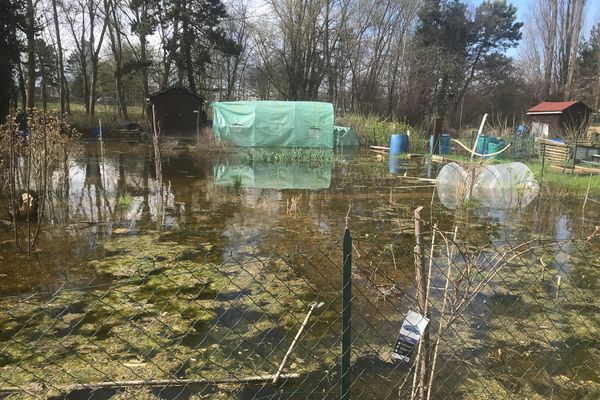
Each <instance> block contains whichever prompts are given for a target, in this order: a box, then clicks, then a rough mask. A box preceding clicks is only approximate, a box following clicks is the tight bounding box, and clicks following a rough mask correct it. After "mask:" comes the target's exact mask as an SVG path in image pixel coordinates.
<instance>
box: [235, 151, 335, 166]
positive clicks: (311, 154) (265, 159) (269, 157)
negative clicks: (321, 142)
mask: <svg viewBox="0 0 600 400" xmlns="http://www.w3.org/2000/svg"><path fill="white" fill-rule="evenodd" d="M244 154H245V163H246V164H249V165H252V164H253V163H255V162H257V163H263V164H283V165H286V164H304V163H320V162H323V161H331V160H332V159H333V151H331V150H326V149H304V148H292V149H281V150H277V151H268V150H264V149H253V150H248V151H245V152H244Z"/></svg>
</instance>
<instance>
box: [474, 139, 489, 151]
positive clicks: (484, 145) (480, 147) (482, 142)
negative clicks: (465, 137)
mask: <svg viewBox="0 0 600 400" xmlns="http://www.w3.org/2000/svg"><path fill="white" fill-rule="evenodd" d="M489 142H490V138H489V137H488V136H485V135H481V136H479V138H478V139H477V145H476V146H475V152H476V153H478V154H487V152H488V145H489Z"/></svg>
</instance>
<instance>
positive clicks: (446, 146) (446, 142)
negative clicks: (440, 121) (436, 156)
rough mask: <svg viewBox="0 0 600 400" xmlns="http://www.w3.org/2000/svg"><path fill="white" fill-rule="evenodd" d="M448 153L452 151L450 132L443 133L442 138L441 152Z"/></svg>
mask: <svg viewBox="0 0 600 400" xmlns="http://www.w3.org/2000/svg"><path fill="white" fill-rule="evenodd" d="M448 153H450V134H449V133H442V138H441V140H440V154H448Z"/></svg>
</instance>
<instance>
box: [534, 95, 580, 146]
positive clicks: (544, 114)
mask: <svg viewBox="0 0 600 400" xmlns="http://www.w3.org/2000/svg"><path fill="white" fill-rule="evenodd" d="M590 112H591V109H590V108H589V107H588V106H586V105H585V104H583V103H582V102H580V101H558V102H550V101H545V102H542V103H540V104H538V105H536V106H534V107H531V108H530V109H529V110H527V115H528V117H529V122H530V124H531V132H532V133H533V134H534V135H536V136H540V137H550V138H555V137H567V138H569V137H572V136H573V133H574V132H578V133H581V132H582V131H583V130H584V129H587V124H588V122H589V118H590Z"/></svg>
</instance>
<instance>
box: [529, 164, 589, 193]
mask: <svg viewBox="0 0 600 400" xmlns="http://www.w3.org/2000/svg"><path fill="white" fill-rule="evenodd" d="M526 165H527V166H528V167H529V169H531V171H532V172H533V174H534V175H535V177H536V178H537V179H538V180H539V181H540V182H543V183H546V184H548V185H549V186H551V187H561V188H563V189H566V190H568V191H569V192H570V193H571V194H573V195H575V196H578V197H583V196H585V194H586V193H587V189H588V185H589V188H590V194H600V174H598V175H592V177H591V178H590V175H575V174H573V175H571V174H570V171H569V169H568V167H567V168H566V170H565V172H564V173H563V172H560V171H557V170H554V169H552V168H551V167H550V166H546V167H544V176H542V166H541V164H539V163H526Z"/></svg>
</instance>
